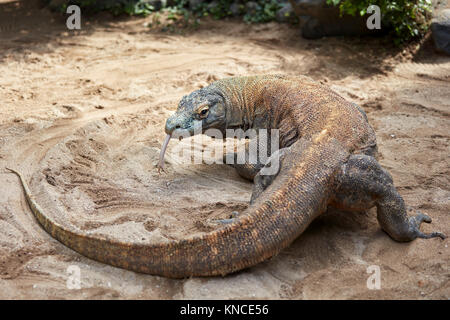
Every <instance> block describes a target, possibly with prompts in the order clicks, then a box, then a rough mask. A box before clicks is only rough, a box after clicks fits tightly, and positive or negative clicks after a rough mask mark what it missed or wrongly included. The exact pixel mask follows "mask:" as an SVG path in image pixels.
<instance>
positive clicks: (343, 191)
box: [331, 155, 445, 241]
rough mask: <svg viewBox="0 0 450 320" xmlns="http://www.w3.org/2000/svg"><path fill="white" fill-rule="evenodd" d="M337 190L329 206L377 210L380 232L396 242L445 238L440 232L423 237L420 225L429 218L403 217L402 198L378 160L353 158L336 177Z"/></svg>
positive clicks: (365, 156)
mask: <svg viewBox="0 0 450 320" xmlns="http://www.w3.org/2000/svg"><path fill="white" fill-rule="evenodd" d="M337 183H338V187H337V190H336V193H335V195H334V197H333V199H332V202H331V205H332V206H334V207H337V208H340V209H343V210H350V211H358V210H359V211H361V210H366V209H369V208H371V207H373V206H376V207H377V219H378V221H379V223H380V225H381V228H382V229H383V230H384V231H386V232H387V233H388V234H389V235H390V236H391V238H393V239H394V240H397V241H411V240H414V239H416V238H426V239H428V238H434V237H441V238H445V235H444V234H442V233H440V232H433V233H430V234H425V233H423V232H422V231H420V230H419V227H420V224H421V223H422V222H427V223H430V222H431V218H430V217H429V216H427V215H425V214H423V213H420V212H418V213H417V215H415V216H408V215H407V213H406V207H405V203H404V201H403V198H402V197H401V196H400V194H399V193H398V192H397V190H396V189H395V187H394V184H393V181H392V177H391V175H390V174H389V173H388V172H387V171H386V170H384V169H383V168H382V167H381V166H380V164H379V163H378V162H377V160H376V159H375V158H373V157H371V156H367V155H352V156H350V158H349V160H348V161H347V163H345V164H344V165H343V166H342V168H341V170H340V173H339V174H338V177H337Z"/></svg>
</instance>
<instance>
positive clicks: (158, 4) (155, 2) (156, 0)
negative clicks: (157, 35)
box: [147, 0, 163, 11]
mask: <svg viewBox="0 0 450 320" xmlns="http://www.w3.org/2000/svg"><path fill="white" fill-rule="evenodd" d="M147 3H148V4H149V5H151V6H152V7H153V10H155V11H159V10H161V8H162V7H163V3H162V1H160V0H151V1H147Z"/></svg>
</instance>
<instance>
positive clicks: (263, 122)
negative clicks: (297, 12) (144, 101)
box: [11, 75, 445, 278]
mask: <svg viewBox="0 0 450 320" xmlns="http://www.w3.org/2000/svg"><path fill="white" fill-rule="evenodd" d="M199 123H201V124H202V129H203V130H206V129H208V128H216V129H219V130H221V131H225V129H226V128H242V129H248V128H266V129H279V139H280V141H279V144H280V149H279V151H277V152H274V154H277V155H278V156H279V160H280V161H281V165H280V168H279V171H278V174H276V175H264V176H263V175H261V173H260V172H259V171H260V169H261V168H262V167H263V166H264V165H270V163H271V161H273V158H272V157H271V158H269V161H267V162H266V163H265V164H262V163H256V164H250V163H248V164H241V165H234V166H235V167H236V169H237V171H238V173H239V174H240V175H242V176H243V177H246V178H248V179H252V178H253V180H254V188H253V194H252V198H251V204H250V206H249V208H248V209H247V210H246V211H245V212H243V213H241V214H239V215H238V216H237V217H235V218H234V219H231V222H230V223H227V224H223V225H221V227H220V228H219V229H217V230H214V231H211V232H209V233H205V234H203V235H198V236H193V237H189V238H186V239H182V240H170V241H168V242H164V243H149V244H135V243H123V242H119V241H117V240H112V239H109V238H106V236H105V237H104V238H101V236H96V237H93V236H89V235H85V234H81V233H78V232H77V231H75V230H69V229H67V228H65V227H63V226H61V225H58V224H56V223H54V222H52V221H51V220H50V219H49V218H47V217H46V216H45V214H44V213H43V211H42V209H41V208H40V207H39V205H38V204H37V203H36V202H35V200H34V199H33V197H32V196H31V194H30V191H29V189H28V187H27V185H26V182H25V181H24V179H23V177H22V176H21V175H20V174H19V173H17V172H16V171H13V172H15V173H16V174H17V175H18V176H19V177H20V179H21V182H22V185H23V187H24V190H25V195H26V199H27V201H28V203H29V205H30V207H31V210H32V211H33V213H34V215H35V216H36V218H37V219H38V220H39V222H40V223H41V224H42V226H43V227H44V228H45V230H47V232H49V233H50V234H51V235H52V236H53V237H54V238H56V239H58V240H59V241H61V242H62V243H64V244H65V245H67V246H68V247H70V248H72V249H74V250H75V251H78V252H79V253H81V254H83V255H85V256H87V257H89V258H92V259H95V260H98V261H101V262H104V263H108V264H111V265H114V266H117V267H121V268H125V269H130V270H134V271H138V272H143V273H149V274H154V275H162V276H166V277H172V278H183V277H189V276H213V275H226V274H229V273H231V272H235V271H238V270H241V269H244V268H247V267H250V266H253V265H255V264H257V263H259V262H262V261H264V260H266V259H268V258H270V257H272V256H274V255H276V254H277V253H279V252H280V251H281V250H282V249H283V248H285V247H287V246H288V245H289V244H290V243H291V242H292V241H294V239H296V238H297V237H298V236H299V235H300V234H301V233H302V232H303V231H304V230H305V229H306V228H307V227H308V225H309V224H310V223H311V221H313V220H314V219H315V218H316V217H317V216H319V215H320V214H321V213H323V212H324V211H325V210H326V209H327V206H333V207H336V208H339V209H343V210H365V209H369V208H371V207H373V206H376V207H377V218H378V221H379V223H380V225H381V227H382V228H383V230H384V231H386V232H387V233H388V234H389V236H391V237H392V238H393V239H394V240H396V241H411V240H413V239H416V238H427V239H428V238H433V237H441V238H445V236H444V235H443V234H442V233H439V232H433V233H430V234H425V233H422V232H421V231H420V230H419V226H420V224H421V223H422V222H428V223H429V222H431V218H430V217H428V216H427V215H425V214H423V213H418V214H417V215H415V216H411V217H409V216H408V215H407V213H406V209H405V204H404V202H403V199H402V197H401V196H400V195H399V193H398V192H397V190H396V189H395V187H394V185H393V182H392V177H391V176H390V174H389V173H388V172H387V171H386V170H384V169H383V168H381V166H380V165H379V163H378V162H377V160H376V159H375V158H374V154H375V151H376V140H375V134H374V131H373V129H372V128H371V126H370V125H369V123H368V121H367V117H366V115H365V113H364V111H363V110H362V109H360V108H359V107H358V106H357V105H355V104H353V103H350V102H347V101H346V100H345V99H344V98H342V97H341V96H339V95H338V94H337V93H335V92H333V91H332V90H330V89H329V88H327V87H325V86H323V85H321V84H318V83H315V82H313V81H312V80H310V79H309V78H306V77H290V76H280V75H266V76H253V77H236V78H227V79H223V80H219V81H216V82H214V83H212V84H211V85H209V86H207V87H205V88H202V89H200V90H197V91H194V92H192V93H191V94H189V95H188V96H185V97H183V99H182V100H181V102H180V104H179V106H178V109H177V111H176V112H175V114H174V115H172V116H171V117H170V118H169V119H168V120H167V122H166V126H165V131H166V133H167V134H168V138H170V137H171V136H172V135H173V134H174V133H176V132H177V130H181V129H184V130H187V131H189V132H191V133H193V132H194V127H195V126H196V125H198V124H199ZM167 143H168V139H166V141H165V143H164V145H163V148H162V150H161V154H162V156H161V161H163V154H164V150H165V148H166V146H167ZM11 171H12V170H11Z"/></svg>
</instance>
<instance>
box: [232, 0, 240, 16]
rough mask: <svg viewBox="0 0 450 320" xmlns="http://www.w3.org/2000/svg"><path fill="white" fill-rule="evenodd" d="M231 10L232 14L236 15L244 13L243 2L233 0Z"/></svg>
mask: <svg viewBox="0 0 450 320" xmlns="http://www.w3.org/2000/svg"><path fill="white" fill-rule="evenodd" d="M230 12H231V15H232V16H234V17H237V16H239V15H241V14H242V10H241V4H239V3H238V2H233V3H232V4H231V5H230Z"/></svg>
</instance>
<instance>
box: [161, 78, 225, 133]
mask: <svg viewBox="0 0 450 320" xmlns="http://www.w3.org/2000/svg"><path fill="white" fill-rule="evenodd" d="M200 128H201V130H200ZM210 128H215V129H219V130H221V131H224V130H225V128H226V110H225V99H224V98H223V96H222V95H221V94H220V93H219V92H217V91H216V90H213V89H212V87H211V86H208V87H206V88H202V89H199V90H196V91H194V92H192V93H190V94H189V95H187V96H184V97H183V98H182V99H181V101H180V103H179V104H178V108H177V111H175V113H174V114H173V115H171V116H170V117H169V118H168V119H167V121H166V127H165V131H166V133H167V134H168V135H171V136H172V135H173V134H175V133H176V132H177V130H183V131H184V132H188V133H189V134H190V135H194V134H198V133H204V132H205V130H207V129H210Z"/></svg>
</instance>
